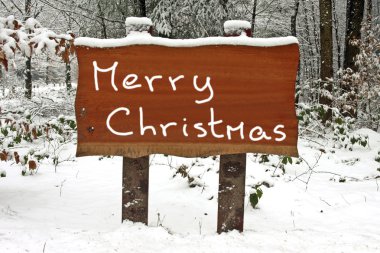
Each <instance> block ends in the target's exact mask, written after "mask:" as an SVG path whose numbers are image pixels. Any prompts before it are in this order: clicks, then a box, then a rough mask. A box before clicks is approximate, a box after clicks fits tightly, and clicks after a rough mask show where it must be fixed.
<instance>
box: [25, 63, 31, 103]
mask: <svg viewBox="0 0 380 253" xmlns="http://www.w3.org/2000/svg"><path fill="white" fill-rule="evenodd" d="M25 97H26V98H28V99H31V98H32V57H26V62H25Z"/></svg>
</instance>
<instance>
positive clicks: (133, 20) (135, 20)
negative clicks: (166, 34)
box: [125, 17, 153, 26]
mask: <svg viewBox="0 0 380 253" xmlns="http://www.w3.org/2000/svg"><path fill="white" fill-rule="evenodd" d="M125 25H126V26H129V25H149V26H151V25H153V23H152V20H151V19H150V18H146V17H142V18H141V17H128V18H126V19H125Z"/></svg>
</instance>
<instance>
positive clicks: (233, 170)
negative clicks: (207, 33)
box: [217, 22, 252, 234]
mask: <svg viewBox="0 0 380 253" xmlns="http://www.w3.org/2000/svg"><path fill="white" fill-rule="evenodd" d="M224 28H225V31H224V36H240V35H241V33H242V32H245V34H246V35H248V36H252V31H251V29H250V23H249V22H246V23H243V26H242V27H234V28H236V30H231V27H230V26H229V25H227V26H226V25H225V26H224ZM246 160H247V155H246V154H235V155H221V156H220V165H219V191H218V225H217V226H218V228H217V232H218V233H219V234H220V233H223V232H228V231H231V230H235V229H236V230H238V231H239V232H243V228H244V197H245V172H246Z"/></svg>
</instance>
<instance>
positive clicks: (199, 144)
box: [75, 38, 299, 158]
mask: <svg viewBox="0 0 380 253" xmlns="http://www.w3.org/2000/svg"><path fill="white" fill-rule="evenodd" d="M221 39H223V40H222V43H221V44H219V45H217V44H216V42H215V41H214V40H207V38H206V39H198V40H199V41H201V42H202V43H198V44H197V43H194V41H196V40H188V41H187V40H178V43H177V44H175V43H171V44H170V43H169V44H167V45H166V44H165V41H169V40H168V39H162V38H155V39H152V41H148V42H144V43H136V44H134V43H133V40H131V39H130V40H128V38H126V39H120V40H119V41H118V40H114V41H116V42H117V41H118V42H117V43H114V44H111V43H110V44H109V45H107V44H106V45H103V44H96V43H92V42H91V43H90V42H87V41H86V40H85V39H83V40H81V38H80V39H78V40H77V41H76V52H77V56H78V63H79V82H78V89H77V97H76V104H75V108H76V118H77V124H78V147H77V156H86V155H119V156H124V157H131V158H136V157H141V156H146V155H149V154H155V153H163V154H169V155H177V156H183V157H199V156H209V155H219V154H236V153H248V152H254V153H271V154H280V155H290V156H298V152H297V135H298V124H297V118H296V113H295V106H294V96H295V80H296V73H297V67H298V59H299V52H298V50H299V49H298V44H297V43H296V42H291V43H288V42H287V43H272V44H270V45H267V44H266V43H265V40H262V39H261V40H260V41H259V40H255V39H252V38H245V39H244V40H242V39H240V38H221ZM171 41H173V40H171ZM191 41H193V42H191ZM236 41H237V43H235V42H236ZM263 41H264V42H263ZM268 41H269V40H268ZM284 41H285V42H286V41H287V40H285V39H284ZM280 42H281V39H280ZM231 44H238V45H231Z"/></svg>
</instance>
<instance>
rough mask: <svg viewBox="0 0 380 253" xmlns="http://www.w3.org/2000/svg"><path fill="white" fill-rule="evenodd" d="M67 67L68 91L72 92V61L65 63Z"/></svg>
mask: <svg viewBox="0 0 380 253" xmlns="http://www.w3.org/2000/svg"><path fill="white" fill-rule="evenodd" d="M65 65H66V72H65V74H66V80H65V81H66V89H67V90H68V91H69V90H71V65H70V59H69V61H68V62H66V63H65Z"/></svg>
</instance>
